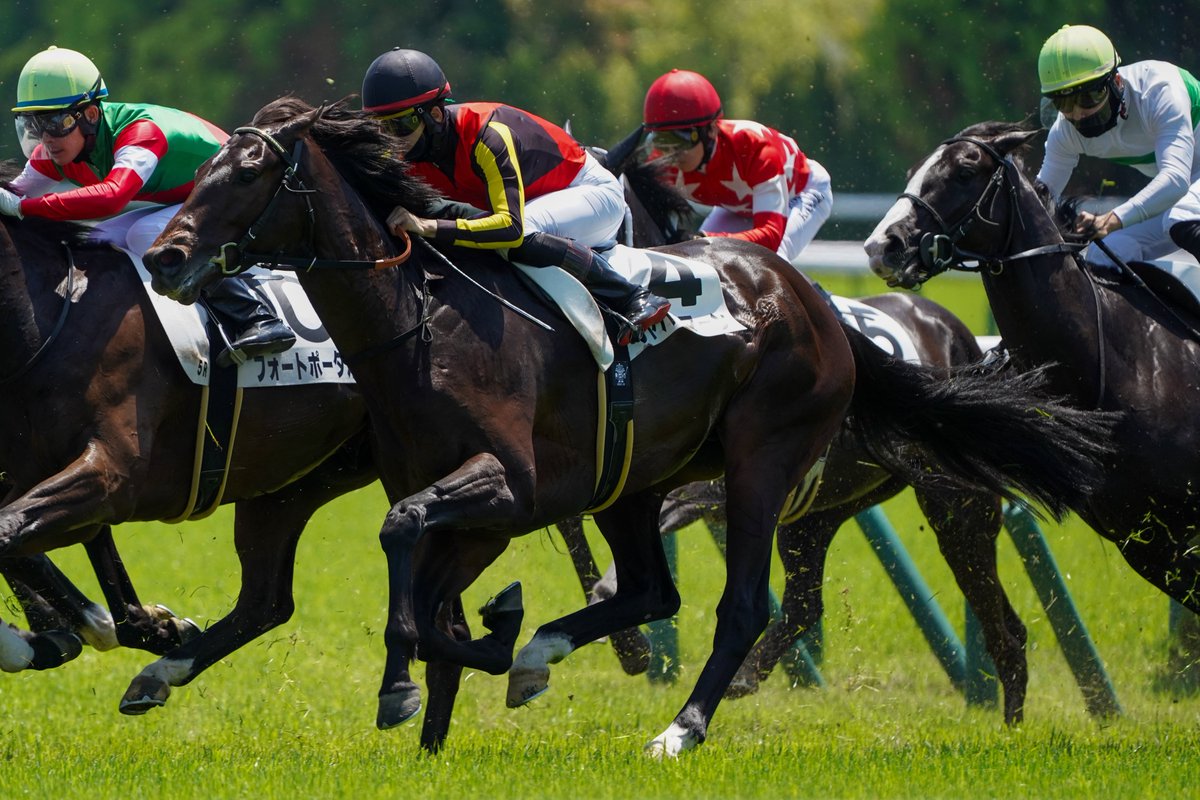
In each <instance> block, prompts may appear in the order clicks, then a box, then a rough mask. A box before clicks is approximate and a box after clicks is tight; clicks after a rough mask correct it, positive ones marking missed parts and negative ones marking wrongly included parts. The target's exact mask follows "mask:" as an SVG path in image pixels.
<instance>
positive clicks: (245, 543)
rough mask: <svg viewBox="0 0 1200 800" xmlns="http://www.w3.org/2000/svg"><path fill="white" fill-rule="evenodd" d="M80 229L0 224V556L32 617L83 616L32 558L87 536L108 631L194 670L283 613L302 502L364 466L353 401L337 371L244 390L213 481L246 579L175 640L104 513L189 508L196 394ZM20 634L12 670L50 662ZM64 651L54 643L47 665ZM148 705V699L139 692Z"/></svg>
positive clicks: (356, 481)
mask: <svg viewBox="0 0 1200 800" xmlns="http://www.w3.org/2000/svg"><path fill="white" fill-rule="evenodd" d="M84 237H85V233H84V229H82V228H80V227H79V226H76V225H71V224H66V223H56V222H49V221H45V220H38V219H32V218H31V219H26V220H23V221H19V222H18V221H15V220H12V219H10V218H7V217H5V218H4V219H3V221H2V222H0V266H2V267H3V269H2V270H0V311H2V312H3V313H2V317H3V320H4V322H3V324H0V381H3V382H4V383H5V387H4V392H3V394H2V397H0V455H2V457H3V461H4V464H3V466H4V479H5V488H6V489H7V494H6V496H5V498H4V502H3V506H2V507H0V568H2V569H3V570H4V572H5V574H6V576H7V577H9V578H10V580H11V581H12V583H13V587H14V590H15V591H16V593H17V596H18V598H20V599H21V600H22V602H25V603H27V608H28V609H29V616H30V620H31V622H32V623H33V625H34V628H35V630H37V629H43V628H48V627H61V626H66V627H69V628H73V629H77V630H79V629H87V628H89V627H92V628H93V629H94V626H95V622H96V619H95V618H96V616H97V614H98V612H97V611H96V609H95V607H94V604H91V603H90V601H88V600H87V599H86V598H84V597H83V596H82V594H79V593H78V590H74V587H72V586H71V585H70V583H69V581H66V579H65V578H64V577H63V576H62V575H61V573H59V572H58V571H57V570H56V569H55V568H54V567H53V565H52V564H51V563H50V562H49V560H48V559H46V558H45V557H44V555H41V554H43V553H44V552H45V551H47V550H50V549H52V548H56V547H63V546H66V545H69V544H77V543H85V544H86V545H87V546H88V551H89V556H90V557H91V559H92V561H93V564H94V565H95V566H96V569H97V575H98V577H99V579H100V582H101V586H102V587H103V589H104V591H105V594H106V597H107V598H108V599H109V600H110V604H115V605H114V607H113V613H114V616H115V617H116V618H117V630H116V634H117V639H118V641H120V643H122V644H126V645H129V646H136V647H142V648H144V649H148V650H151V651H152V652H156V653H159V654H163V653H166V652H176V653H177V655H178V657H179V658H183V659H189V660H190V663H191V664H192V665H193V668H194V669H195V671H196V672H199V671H200V670H201V669H203V668H205V667H207V666H209V665H211V664H212V663H214V662H215V661H217V660H219V659H220V658H223V657H224V656H225V655H227V654H228V653H230V652H232V650H234V649H235V648H237V647H239V646H241V645H242V644H244V643H245V642H247V641H249V640H250V639H252V638H254V637H256V636H258V635H260V634H261V633H263V632H264V631H266V630H268V629H269V628H271V627H274V626H276V625H279V624H281V623H282V622H284V621H286V620H287V619H288V617H289V616H290V614H291V611H292V595H291V577H292V572H291V570H292V562H293V558H294V553H295V547H296V542H297V540H298V538H299V536H300V533H301V531H302V530H303V528H304V525H305V523H306V522H307V520H308V518H309V516H310V515H311V514H312V513H313V512H314V511H315V510H316V509H317V508H319V507H320V506H321V505H323V504H324V503H325V502H327V501H328V500H330V499H332V498H333V497H336V496H338V495H340V494H342V493H344V492H347V491H349V490H351V489H354V488H357V487H360V486H363V485H365V484H367V483H369V482H370V481H371V480H372V479H373V478H374V472H373V468H372V466H371V463H370V459H369V458H368V457H367V451H366V447H365V443H366V414H365V409H364V405H363V403H362V401H361V399H360V398H359V397H358V395H357V394H356V392H355V391H354V389H353V387H352V386H345V385H312V386H300V387H295V388H286V389H248V390H246V392H245V395H244V400H243V403H242V412H241V417H240V420H239V423H238V432H237V440H236V444H235V447H234V450H235V452H234V454H233V457H232V462H231V464H230V470H229V475H228V482H227V485H226V489H225V494H224V500H225V501H226V502H236V503H237V507H236V521H235V542H236V546H237V549H238V553H239V556H240V558H241V562H242V579H243V583H242V591H241V593H240V595H239V597H238V601H237V604H236V606H235V607H234V609H233V611H232V612H231V613H230V614H229V615H228V616H227V617H225V618H224V619H222V620H220V621H219V622H217V623H216V624H215V625H213V626H212V627H211V628H210V629H209V630H208V631H207V632H206V633H205V634H204V635H202V636H199V637H197V638H195V639H193V640H192V641H190V642H189V643H187V644H186V645H184V647H183V648H182V649H181V650H176V647H177V646H178V645H179V643H180V638H179V633H178V627H177V626H176V625H174V624H173V621H172V620H155V619H153V618H150V617H148V616H147V615H146V614H145V613H144V612H143V610H142V609H141V607H140V604H138V603H137V601H136V595H134V594H133V592H132V586H130V585H129V584H128V578H127V576H126V575H125V573H124V570H123V568H122V567H121V562H120V559H119V557H118V556H117V554H116V550H115V548H114V546H113V544H112V538H111V533H110V528H109V526H110V525H113V524H116V523H119V522H123V521H126V520H168V519H172V518H174V517H176V516H178V515H180V514H181V513H182V512H183V511H184V509H185V508H186V506H187V504H188V499H189V492H190V488H191V483H192V473H193V465H194V462H195V450H196V430H197V425H198V423H199V413H200V404H201V394H202V392H201V388H200V387H199V386H197V385H196V384H194V383H193V382H192V381H191V380H190V379H189V378H188V377H187V375H185V374H184V371H183V369H182V367H180V366H179V363H178V360H177V358H176V356H175V354H174V351H173V349H172V347H171V344H170V343H169V341H168V340H167V337H166V334H165V332H164V331H163V328H162V325H161V324H160V323H159V322H158V319H157V316H156V314H155V312H154V311H153V310H152V307H151V304H150V300H149V298H148V297H147V296H146V292H145V290H144V288H143V286H142V284H141V281H140V279H139V278H138V276H137V273H136V271H135V270H134V269H133V266H132V265H131V264H130V263H129V261H128V258H127V257H126V256H125V255H123V254H121V253H119V252H117V251H115V250H113V249H111V248H109V247H107V246H96V245H87V244H85V243H83V241H82V240H83V238H84ZM123 620H126V621H128V622H129V625H128V626H123V625H122V624H121V623H122V621H123ZM84 632H85V635H87V632H86V630H84ZM5 633H6V640H7V641H9V642H10V643H13V642H12V639H11V633H12V631H11V630H10V629H7V628H6V631H5ZM25 638H26V639H27V644H28V645H29V646H30V647H31V648H32V652H27V653H26V656H28V657H27V658H23V659H18V660H17V662H16V664H13V663H9V667H13V666H17V667H21V668H23V667H25V666H32V667H45V666H54V665H55V663H54V657H55V653H54V652H52V651H53V649H54V645H55V644H56V642H55V641H51V642H50V643H49V646H48V647H44V648H41V649H39V646H40V644H44V643H42V642H39V640H38V637H37V636H32V637H29V636H27V637H25ZM58 643H61V640H58ZM13 644H16V645H17V646H20V645H19V643H13ZM47 651H50V652H47ZM70 655H72V653H70V652H67V651H65V650H64V649H62V648H60V649H59V652H58V654H57V659H58V661H57V663H61V662H62V660H64V659H65V657H67V656H70ZM26 661H27V662H28V663H23V662H26ZM153 702H161V698H144V699H143V704H145V703H153ZM130 710H137V706H134V707H133V708H132V709H130Z"/></svg>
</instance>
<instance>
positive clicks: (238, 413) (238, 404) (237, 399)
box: [191, 386, 244, 519]
mask: <svg viewBox="0 0 1200 800" xmlns="http://www.w3.org/2000/svg"><path fill="white" fill-rule="evenodd" d="M243 391H244V390H243V389H242V387H240V386H239V387H238V389H237V392H236V393H235V394H234V396H233V425H232V426H230V429H229V444H228V445H226V446H225V471H224V473H223V474H222V475H221V486H220V488H218V489H217V494H216V496H215V497H213V502H212V505H211V506H209V507H208V510H207V511H205V510H203V509H201V513H198V514H196V515H195V516H193V517H191V519H204V518H205V517H207V516H208V515H210V514H212V513H213V512H214V511H216V510H217V508H219V507H220V505H221V500H222V498H224V497H225V486H226V484H228V483H229V465H230V464H232V463H233V446H234V444H235V443H236V442H237V429H238V422H239V421H240V420H241V418H242V392H243ZM199 477H200V476H199V475H198V474H197V476H196V478H197V480H198V479H199Z"/></svg>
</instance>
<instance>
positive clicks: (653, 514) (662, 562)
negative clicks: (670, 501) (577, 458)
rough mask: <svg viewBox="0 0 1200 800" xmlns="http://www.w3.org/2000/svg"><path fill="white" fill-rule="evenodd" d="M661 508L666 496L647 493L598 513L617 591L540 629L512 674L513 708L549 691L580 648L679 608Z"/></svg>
mask: <svg viewBox="0 0 1200 800" xmlns="http://www.w3.org/2000/svg"><path fill="white" fill-rule="evenodd" d="M661 505H662V501H661V497H660V496H658V495H654V494H651V493H648V492H646V493H642V494H640V495H633V496H631V497H627V498H621V499H620V500H619V501H618V502H617V503H614V504H613V505H612V506H611V507H609V508H608V509H606V510H604V511H602V512H600V513H598V514H596V524H597V525H598V526H599V528H600V531H601V533H603V534H604V538H605V539H606V540H607V541H608V544H609V547H610V548H611V550H612V554H613V563H614V564H615V565H616V569H617V586H616V593H615V594H613V596H612V597H610V598H608V599H606V600H601V601H600V602H598V603H595V604H593V605H589V606H587V607H586V608H584V609H582V610H580V611H576V612H575V613H573V614H569V615H567V616H565V617H563V618H561V619H558V620H555V621H553V622H549V623H547V624H545V625H543V626H541V627H540V628H538V630H537V632H536V633H535V634H534V636H533V639H531V640H530V641H529V643H528V644H526V645H525V646H524V647H522V648H521V650H520V652H519V653H518V654H517V657H516V659H515V660H514V661H513V665H512V668H511V669H510V670H509V672H508V697H507V703H508V706H509V707H510V708H515V707H517V706H520V705H524V704H525V703H528V702H529V701H530V700H532V699H534V698H535V697H538V696H539V695H541V694H542V693H544V692H545V691H546V690H547V689H548V688H549V682H550V665H551V664H555V663H557V662H559V661H561V660H562V659H563V658H566V656H567V655H569V654H570V653H571V652H572V651H574V650H575V649H576V648H578V647H580V646H582V645H584V644H586V643H588V642H591V641H595V640H596V639H599V638H600V637H602V636H608V635H611V634H613V633H615V632H616V631H620V630H623V629H626V628H630V627H633V626H636V625H638V624H641V623H643V622H650V621H652V620H656V619H665V618H666V617H669V616H671V615H672V614H674V613H675V612H676V611H678V610H679V593H678V592H677V591H676V590H675V584H674V582H673V580H672V578H671V571H670V568H669V567H668V565H667V557H666V554H665V553H664V551H663V545H662V537H661V536H660V535H659V533H658V513H659V508H660V506H661Z"/></svg>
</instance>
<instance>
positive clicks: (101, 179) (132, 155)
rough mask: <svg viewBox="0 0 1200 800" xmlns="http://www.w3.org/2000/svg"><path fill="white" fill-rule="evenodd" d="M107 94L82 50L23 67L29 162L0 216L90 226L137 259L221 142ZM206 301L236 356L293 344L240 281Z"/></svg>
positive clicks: (56, 52)
mask: <svg viewBox="0 0 1200 800" xmlns="http://www.w3.org/2000/svg"><path fill="white" fill-rule="evenodd" d="M107 98H108V87H107V86H106V85H105V83H104V78H103V77H102V76H101V74H100V70H99V69H98V68H97V67H96V65H95V64H93V63H92V61H91V59H89V58H88V57H87V56H85V55H84V54H82V53H79V52H77V51H75V50H68V49H66V48H59V47H50V48H48V49H46V50H43V51H42V52H40V53H37V54H36V55H34V56H33V57H32V58H30V59H29V61H28V62H26V64H25V67H24V69H22V70H21V75H20V77H19V78H18V80H17V104H16V106H14V107H13V111H14V112H15V113H16V115H17V117H16V124H17V135H18V136H19V137H20V140H21V147H22V150H23V151H24V152H25V155H26V158H27V159H28V161H27V162H26V163H25V168H24V169H23V170H22V172H21V174H20V175H18V176H17V178H16V179H15V180H14V181H12V182H11V183H10V184H9V186H8V188H0V213H4V214H8V215H10V216H14V217H18V218H23V217H26V216H31V217H44V218H47V219H56V220H69V221H82V222H88V223H89V224H91V225H92V234H91V237H92V239H94V240H96V241H103V242H109V243H111V244H114V245H116V246H118V247H120V248H123V249H125V250H128V251H129V252H131V253H132V254H133V255H134V256H136V257H140V256H141V254H142V253H144V252H145V251H146V248H148V247H149V246H150V244H151V243H152V242H153V241H154V240H155V239H156V238H157V237H158V234H159V233H161V232H162V230H163V228H164V227H166V224H167V221H168V220H170V219H171V218H172V217H173V216H175V213H176V212H177V211H178V209H179V205H180V204H181V203H182V202H183V201H184V200H185V199H186V198H187V196H188V195H189V194H190V193H191V191H192V186H193V183H194V180H195V175H196V170H197V169H198V168H199V167H200V165H201V164H203V163H204V162H205V161H207V160H208V159H209V158H211V157H212V156H213V155H215V154H216V152H217V151H218V150H220V149H221V145H222V144H223V143H224V142H225V140H226V139H227V138H229V137H228V136H227V135H226V134H225V132H224V131H222V130H221V129H220V128H218V127H217V126H216V125H213V124H212V123H210V122H207V121H205V120H203V119H200V118H199V117H197V116H195V115H194V114H189V113H187V112H184V111H179V110H177V109H174V108H168V107H166V106H156V105H148V104H136V103H112V102H108V100H107ZM64 184H67V185H73V186H74V188H64ZM205 297H206V299H207V300H208V307H209V308H210V309H211V310H213V311H215V312H216V313H217V315H218V316H219V317H222V318H223V321H225V322H226V323H227V327H228V328H229V329H230V333H231V338H232V340H233V342H232V347H231V348H230V349H231V350H234V351H239V352H240V353H241V356H242V357H243V358H249V357H254V356H265V355H271V354H274V353H280V352H283V351H284V350H287V349H288V348H290V347H291V346H292V345H293V344H294V343H295V341H296V337H295V335H294V334H293V333H292V331H291V330H290V329H289V328H288V327H287V325H285V324H284V323H283V322H282V321H281V320H280V319H279V318H278V317H277V316H276V315H275V312H274V310H273V309H272V308H271V306H270V305H269V304H268V303H266V302H265V301H264V299H263V298H262V297H259V296H258V295H257V294H256V293H255V292H254V291H252V290H251V289H250V286H249V284H247V283H246V282H245V281H243V280H240V279H236V280H235V279H228V278H227V279H224V280H221V281H218V282H217V283H216V284H214V285H213V286H212V287H210V288H209V289H208V290H206V293H205ZM228 353H229V350H226V351H224V352H222V353H221V354H220V355H219V356H218V361H219V362H221V363H223V362H225V361H226V360H228V359H229V355H228Z"/></svg>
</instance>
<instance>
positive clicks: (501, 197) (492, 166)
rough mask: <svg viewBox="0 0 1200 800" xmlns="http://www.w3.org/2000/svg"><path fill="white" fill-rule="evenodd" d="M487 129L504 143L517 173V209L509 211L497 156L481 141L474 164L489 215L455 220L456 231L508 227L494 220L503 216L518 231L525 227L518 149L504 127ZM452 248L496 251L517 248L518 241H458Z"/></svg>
mask: <svg viewBox="0 0 1200 800" xmlns="http://www.w3.org/2000/svg"><path fill="white" fill-rule="evenodd" d="M488 127H489V128H491V129H492V130H493V131H495V132H496V134H497V135H499V137H500V138H501V139H502V140H504V149H505V150H506V151H508V160H509V161H510V162H512V166H513V170H514V171H515V172H516V173H517V208H516V211H515V212H514V211H513V210H512V209H511V208H509V205H508V195H507V194H506V193H505V191H504V179H503V178H501V177H500V166H499V165H498V164H497V163H496V154H495V153H493V152H492V151H491V149H490V148H489V147H488V146H487V145H485V144H484V143H483V142H482V141H480V142H479V143H478V144H476V145H475V163H476V164H478V165H479V168H480V169H481V170H482V171H483V178H484V183H485V184H487V188H488V199H490V200H491V201H492V213H491V214H490V215H488V216H486V217H484V218H482V219H460V220H458V221H457V222H456V223H455V225H456V227H457V228H458V229H459V230H466V231H472V232H475V233H478V232H481V231H488V230H492V229H496V228H504V227H508V223H505V224H503V225H501V224H499V223H498V222H497V220H501V219H504V218H505V216H507V217H508V218H510V219H515V220H517V221H518V224H519V226H520V227H521V228H523V227H524V220H525V178H524V176H523V175H521V163H520V162H519V161H518V160H517V148H516V146H515V144H514V143H513V137H512V130H511V129H510V128H509V127H508V126H507V125H504V124H502V123H499V122H489V123H488ZM455 244H456V245H460V246H462V247H476V248H486V249H489V250H491V249H495V248H499V247H519V246H520V244H521V240H520V239H514V240H512V241H510V242H486V243H481V242H472V241H468V240H461V241H456V242H455Z"/></svg>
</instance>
